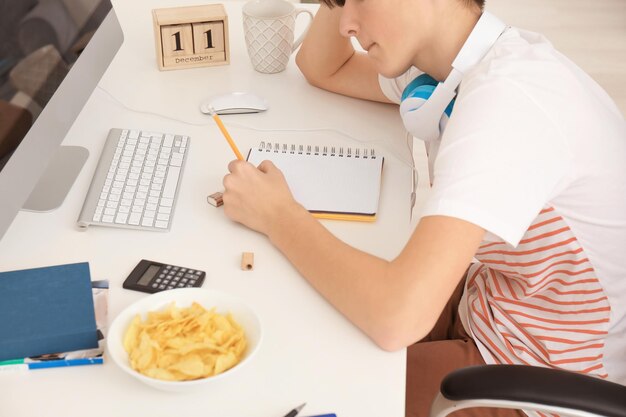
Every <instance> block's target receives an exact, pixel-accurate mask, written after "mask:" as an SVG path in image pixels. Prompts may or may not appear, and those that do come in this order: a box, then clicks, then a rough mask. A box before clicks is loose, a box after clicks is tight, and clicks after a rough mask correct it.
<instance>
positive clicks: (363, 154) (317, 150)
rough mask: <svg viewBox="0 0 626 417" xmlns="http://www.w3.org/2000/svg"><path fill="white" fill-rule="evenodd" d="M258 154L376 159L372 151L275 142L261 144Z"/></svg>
mask: <svg viewBox="0 0 626 417" xmlns="http://www.w3.org/2000/svg"><path fill="white" fill-rule="evenodd" d="M259 151H260V152H276V153H279V152H280V153H293V154H305V155H322V156H339V157H346V158H363V159H368V158H369V159H376V153H375V151H374V149H373V148H372V149H367V148H364V149H363V150H361V149H359V148H356V149H354V151H353V149H352V148H344V147H343V146H341V147H339V149H337V148H336V147H335V146H331V147H330V148H329V147H328V146H321V147H320V146H311V145H306V147H305V145H297V146H296V145H294V144H291V145H287V144H286V143H283V144H282V145H281V144H280V143H277V142H274V143H272V142H261V143H260V144H259Z"/></svg>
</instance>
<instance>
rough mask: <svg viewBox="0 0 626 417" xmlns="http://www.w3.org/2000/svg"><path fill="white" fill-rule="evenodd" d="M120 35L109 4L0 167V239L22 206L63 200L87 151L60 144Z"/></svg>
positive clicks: (45, 207)
mask: <svg viewBox="0 0 626 417" xmlns="http://www.w3.org/2000/svg"><path fill="white" fill-rule="evenodd" d="M123 39H124V38H123V34H122V28H121V27H120V24H119V21H118V20H117V16H116V15H115V12H114V10H113V9H111V10H110V11H109V12H108V14H107V15H106V17H105V18H104V20H103V21H102V23H101V24H100V26H99V27H98V29H97V31H96V32H95V34H94V35H93V37H92V38H91V40H90V41H89V43H88V44H87V46H86V47H85V49H84V50H83V52H82V53H81V54H80V56H79V57H78V59H77V61H76V62H75V63H74V64H73V66H72V67H71V69H70V71H69V72H68V73H67V75H66V76H65V78H64V79H63V81H62V83H61V84H60V85H59V87H58V88H57V90H56V92H55V93H54V95H53V96H52V98H51V99H50V100H49V101H48V103H47V104H46V105H45V107H44V108H43V110H42V112H41V113H40V114H39V116H38V117H37V119H36V121H35V123H34V124H33V125H32V127H31V128H30V130H29V131H28V133H27V134H26V136H25V137H24V138H23V139H22V141H21V143H20V145H19V146H18V147H17V148H16V150H15V151H14V152H13V154H12V155H11V157H10V158H9V160H8V161H7V162H6V164H5V165H4V167H3V168H2V170H1V171H0V239H2V236H4V234H5V233H6V231H7V230H8V229H9V227H10V225H11V223H12V222H13V220H14V219H15V216H16V215H17V213H18V212H19V211H20V210H32V211H43V212H45V211H51V210H54V209H55V208H58V207H59V206H60V205H61V204H62V203H63V200H64V199H65V196H66V195H67V193H68V191H69V189H70V188H71V187H72V184H73V183H74V180H75V179H76V177H77V176H78V174H79V172H80V170H81V168H82V166H83V164H84V163H85V161H86V160H87V157H88V155H89V152H88V151H87V149H85V148H82V147H78V146H62V145H61V143H62V142H63V139H64V138H65V136H66V134H67V132H68V130H69V128H70V127H71V126H72V124H73V123H74V120H75V119H76V117H77V116H78V114H79V113H80V111H81V110H82V108H83V106H84V105H85V103H86V102H87V100H88V99H89V97H90V96H91V94H92V92H93V91H94V89H95V88H96V86H97V84H98V82H99V81H100V79H101V78H102V75H103V74H104V72H105V71H106V69H107V68H108V66H109V64H110V63H111V61H112V60H113V58H114V56H115V54H116V53H117V51H118V50H119V48H120V46H121V45H122V42H123Z"/></svg>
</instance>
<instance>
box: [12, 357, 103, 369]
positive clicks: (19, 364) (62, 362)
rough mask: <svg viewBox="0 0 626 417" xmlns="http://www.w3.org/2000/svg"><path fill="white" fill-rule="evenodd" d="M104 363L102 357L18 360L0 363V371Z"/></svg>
mask: <svg viewBox="0 0 626 417" xmlns="http://www.w3.org/2000/svg"><path fill="white" fill-rule="evenodd" d="M102 363H104V360H103V358H102V357H94V358H76V359H55V360H50V361H41V362H29V361H28V359H16V360H11V361H3V362H0V371H13V370H32V369H45V368H60V367H65V366H81V365H99V364H102Z"/></svg>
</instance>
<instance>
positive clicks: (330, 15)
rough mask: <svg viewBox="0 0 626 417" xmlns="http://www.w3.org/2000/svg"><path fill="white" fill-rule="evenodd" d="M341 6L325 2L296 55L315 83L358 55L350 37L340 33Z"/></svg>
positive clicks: (303, 69) (301, 68)
mask: <svg viewBox="0 0 626 417" xmlns="http://www.w3.org/2000/svg"><path fill="white" fill-rule="evenodd" d="M340 11H341V9H340V8H339V7H334V8H332V9H330V8H328V7H327V6H325V5H321V6H320V8H319V10H318V12H317V14H316V15H315V19H313V23H312V24H311V27H310V28H309V31H308V33H307V36H306V38H305V40H304V42H303V43H302V46H301V47H300V50H299V51H298V54H297V55H296V63H297V65H298V67H299V68H300V70H301V71H302V73H303V74H304V76H305V77H306V78H307V80H308V81H309V82H310V83H311V84H314V85H317V84H319V81H320V80H323V79H324V78H325V77H330V76H332V75H333V74H334V73H335V72H337V70H339V69H340V68H341V67H342V66H343V65H344V64H345V63H346V62H347V61H348V60H349V59H350V57H351V56H352V55H353V54H354V47H353V46H352V43H351V42H350V39H349V38H346V37H343V36H342V35H341V34H340V33H339V16H340Z"/></svg>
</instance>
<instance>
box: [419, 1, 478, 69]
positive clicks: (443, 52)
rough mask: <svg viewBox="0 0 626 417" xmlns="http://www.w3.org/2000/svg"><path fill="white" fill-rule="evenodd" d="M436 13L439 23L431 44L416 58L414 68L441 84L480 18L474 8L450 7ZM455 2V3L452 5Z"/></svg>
mask: <svg viewBox="0 0 626 417" xmlns="http://www.w3.org/2000/svg"><path fill="white" fill-rule="evenodd" d="M442 3H448V5H449V7H448V8H446V9H442V10H439V11H438V14H439V17H440V19H439V22H441V23H440V24H439V25H438V26H437V27H436V28H435V30H436V31H437V33H434V36H433V37H432V39H433V42H432V43H431V44H430V47H429V48H428V49H427V50H424V51H423V52H422V53H420V55H419V56H417V57H416V62H415V66H416V67H417V68H419V69H420V70H422V71H424V72H426V73H427V74H429V75H430V76H432V77H433V78H435V79H436V80H437V81H443V80H445V79H446V78H447V77H448V74H450V71H452V62H453V61H454V59H455V58H456V56H457V55H458V54H459V51H460V50H461V48H462V47H463V44H464V43H465V41H466V40H467V38H468V37H469V35H470V33H471V32H472V30H473V29H474V26H476V23H477V22H478V19H479V18H480V16H481V11H480V10H478V9H477V8H468V7H463V6H460V5H458V3H457V4H456V5H451V3H450V2H442ZM454 3H456V2H454Z"/></svg>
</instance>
